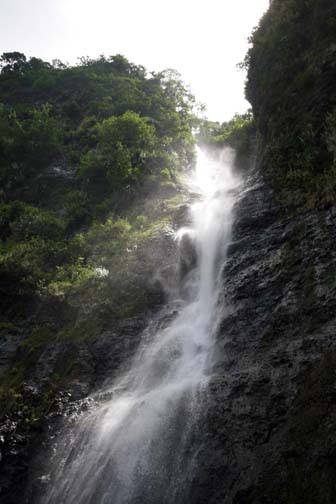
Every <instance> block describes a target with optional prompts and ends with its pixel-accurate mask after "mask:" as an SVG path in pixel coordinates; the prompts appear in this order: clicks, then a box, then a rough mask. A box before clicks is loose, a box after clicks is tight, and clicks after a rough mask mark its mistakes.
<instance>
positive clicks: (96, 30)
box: [0, 0, 269, 121]
mask: <svg viewBox="0 0 336 504" xmlns="http://www.w3.org/2000/svg"><path fill="white" fill-rule="evenodd" d="M268 4H269V0H253V1H251V0H235V1H233V0H230V1H229V0H208V2H206V3H204V2H198V3H196V2H192V1H191V0H184V1H181V0H170V1H169V2H163V1H159V0H142V1H141V2H139V1H138V0H123V2H120V1H117V0H95V2H92V1H91V0H48V1H45V0H30V1H29V2H27V1H26V0H2V15H1V20H0V43H1V48H2V51H3V52H4V51H13V50H19V51H22V52H25V53H26V54H27V55H29V56H32V55H34V56H39V57H42V58H44V59H47V60H51V59H54V58H59V59H62V60H63V61H69V62H70V63H74V62H75V61H76V58H77V57H78V56H86V55H88V56H91V57H97V56H99V54H103V53H104V54H106V55H111V54H117V53H121V54H124V55H125V56H126V57H127V58H128V59H129V60H131V61H133V62H134V63H136V64H142V65H144V66H145V67H146V68H148V69H149V70H156V71H158V70H163V69H165V68H175V69H176V70H178V71H179V72H180V73H181V74H182V77H183V80H184V81H185V82H186V83H189V84H190V85H191V88H192V91H193V92H194V93H195V94H196V96H197V98H198V99H199V100H200V101H201V102H204V103H205V104H206V105H207V108H208V113H207V115H208V117H209V118H210V119H213V120H220V121H222V120H226V119H229V118H230V117H231V116H232V115H233V114H234V113H235V112H243V111H244V110H246V108H247V107H248V103H247V102H246V101H245V100H244V80H245V75H244V73H243V72H241V71H238V70H237V68H236V64H237V63H238V62H240V61H242V60H243V58H244V55H245V52H246V50H247V37H248V36H249V35H250V33H251V31H252V29H253V27H254V26H255V25H256V24H257V23H258V20H259V18H260V17H261V15H262V14H263V12H265V10H266V9H267V7H268Z"/></svg>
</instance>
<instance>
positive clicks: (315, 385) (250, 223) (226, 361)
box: [191, 174, 336, 504]
mask: <svg viewBox="0 0 336 504" xmlns="http://www.w3.org/2000/svg"><path fill="white" fill-rule="evenodd" d="M335 218H336V208H330V209H328V210H327V211H321V210H311V211H307V212H306V213H304V214H302V215H299V216H297V217H296V218H295V219H289V218H288V217H286V214H285V212H284V210H283V209H282V208H281V207H280V206H279V205H278V204H276V203H275V198H274V194H273V193H272V191H271V190H270V189H269V188H268V187H267V185H266V184H265V183H264V182H263V181H262V180H261V179H260V177H259V176H258V175H256V174H255V175H253V176H251V178H250V179H249V180H247V189H245V190H243V191H242V195H241V199H240V201H239V203H238V204H237V207H236V221H235V225H234V232H233V243H232V245H231V247H230V249H229V255H228V260H227V264H226V267H225V270H224V278H223V283H224V297H223V303H222V306H223V307H224V313H223V315H224V318H223V322H222V324H221V327H220V330H219V334H218V341H217V347H216V356H215V357H216V362H217V364H216V367H215V374H214V377H213V379H212V383H211V386H210V393H209V397H208V403H207V404H206V405H205V406H204V408H205V418H204V421H203V425H202V426H201V427H200V437H202V438H203V447H202V449H201V451H200V454H199V461H200V462H199V467H200V473H199V474H198V475H197V477H196V478H195V482H194V489H193V492H192V497H191V502H193V503H209V504H212V503H237V504H238V503H239V504H241V503H264V502H265V503H290V502H293V503H300V502H309V503H332V502H335V501H336V493H335V492H336V466H335V461H336V459H335V456H336V368H335V364H336V337H335V336H336V296H335V294H336V250H335V247H334V244H335V240H336V227H335Z"/></svg>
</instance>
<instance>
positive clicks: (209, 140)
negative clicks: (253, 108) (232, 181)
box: [198, 111, 255, 155]
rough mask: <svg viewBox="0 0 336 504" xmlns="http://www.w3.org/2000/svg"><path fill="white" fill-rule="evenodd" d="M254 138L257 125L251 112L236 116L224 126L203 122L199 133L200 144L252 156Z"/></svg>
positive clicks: (223, 124)
mask: <svg viewBox="0 0 336 504" xmlns="http://www.w3.org/2000/svg"><path fill="white" fill-rule="evenodd" d="M254 137H255V125H254V120H253V115H252V113H251V112H250V111H249V112H247V113H245V114H236V115H235V116H234V117H233V118H232V119H231V120H230V121H228V122H224V123H222V124H219V123H213V122H210V121H202V122H201V124H200V127H199V133H198V141H199V143H200V144H204V145H206V146H211V147H224V146H228V147H232V148H233V149H235V150H236V151H237V153H238V154H241V155H248V154H251V151H252V144H253V141H254Z"/></svg>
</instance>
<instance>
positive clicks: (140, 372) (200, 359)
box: [44, 151, 237, 504]
mask: <svg viewBox="0 0 336 504" xmlns="http://www.w3.org/2000/svg"><path fill="white" fill-rule="evenodd" d="M232 164H233V153H232V152H229V151H225V152H224V154H223V156H222V157H221V159H218V160H215V159H213V158H210V157H208V156H207V155H206V154H205V153H204V152H202V151H199V152H198V162H197V167H196V172H195V173H194V174H193V175H192V177H190V179H189V185H190V189H191V190H192V191H193V192H194V193H195V192H196V193H198V194H199V200H198V201H197V203H195V204H194V205H192V206H191V209H190V211H191V217H192V225H191V227H190V228H183V229H181V230H180V231H179V233H178V236H180V237H181V236H182V235H183V234H184V233H189V234H190V236H191V237H192V239H193V240H194V241H195V246H196V250H197V261H198V264H197V267H196V269H195V271H194V274H193V276H192V281H191V284H192V286H191V294H190V297H189V300H188V301H186V302H185V303H184V305H183V306H182V308H181V309H180V311H179V313H178V314H177V316H175V318H174V320H173V321H172V322H170V323H169V325H168V326H167V327H165V328H164V329H161V330H159V331H157V332H156V334H155V335H153V337H152V338H151V340H150V341H149V342H148V343H147V344H145V345H143V346H142V347H141V349H140V350H139V352H138V354H137V355H136V357H135V359H134V361H133V363H132V366H131V368H130V370H129V371H128V372H127V373H126V374H125V375H124V376H122V377H121V378H120V379H119V380H117V382H116V383H115V384H114V385H113V386H112V387H111V388H110V389H109V390H108V396H109V400H107V401H105V402H104V403H103V404H101V405H100V406H99V407H97V408H96V409H95V410H94V411H92V412H90V413H88V414H87V415H86V416H85V417H83V418H82V419H81V420H80V421H79V422H78V425H76V427H75V429H74V430H73V431H72V432H71V437H70V438H69V439H67V441H66V446H65V447H64V449H63V450H61V453H59V454H57V456H56V459H55V461H56V464H57V466H58V467H57V469H56V470H55V481H54V484H53V486H52V488H51V490H50V492H49V494H48V496H47V499H44V502H48V503H50V504H56V503H57V504H61V503H64V504H130V503H131V504H135V503H138V502H139V503H140V502H141V503H146V504H151V503H153V504H154V503H156V504H158V503H159V502H160V503H162V504H168V503H171V502H174V503H175V504H176V503H177V502H183V499H182V498H181V495H182V493H183V492H181V489H180V488H179V486H180V485H182V484H184V483H183V482H186V481H187V480H188V479H189V480H190V479H191V476H190V473H191V472H192V464H191V461H192V458H193V455H192V447H191V446H192V445H191V442H190V439H191V431H192V426H193V425H194V424H195V421H196V419H197V412H198V404H197V403H198V399H199V397H200V393H201V391H202V390H204V389H205V387H206V384H207V381H208V379H209V375H210V372H211V355H212V349H213V344H214V336H215V332H216V326H217V321H218V313H217V312H218V306H217V305H218V295H219V290H220V277H221V275H220V272H221V268H222V266H223V263H224V260H225V254H226V247H227V244H228V243H229V239H230V232H231V224H232V206H233V203H234V195H233V191H232V190H233V189H234V188H235V187H236V186H237V180H236V179H235V178H234V177H233V175H232V171H231V168H232ZM189 281H190V279H189ZM181 499H182V500H181Z"/></svg>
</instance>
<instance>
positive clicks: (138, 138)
mask: <svg viewBox="0 0 336 504" xmlns="http://www.w3.org/2000/svg"><path fill="white" fill-rule="evenodd" d="M96 129H97V138H98V145H97V148H96V149H95V150H94V151H89V152H88V153H87V154H86V155H84V156H83V157H82V160H81V167H80V171H79V176H80V177H81V178H84V179H86V180H89V181H94V180H97V179H98V180H99V179H100V180H101V181H102V182H103V183H107V184H108V187H109V188H110V189H111V190H112V191H113V190H114V191H116V190H120V189H123V188H126V187H129V186H130V185H132V184H135V183H136V182H138V181H139V179H140V177H141V175H142V171H144V169H145V167H146V163H147V162H148V161H149V160H150V159H151V158H152V157H153V155H154V148H155V144H156V143H157V139H156V137H155V130H154V127H153V126H152V125H150V124H148V121H147V120H146V119H145V118H142V117H140V115H139V114H137V113H136V112H132V111H127V112H125V113H124V114H123V115H122V116H120V117H116V116H112V117H110V118H109V119H106V120H105V121H103V122H102V123H101V124H99V125H97V127H96Z"/></svg>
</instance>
